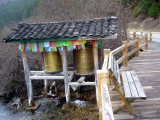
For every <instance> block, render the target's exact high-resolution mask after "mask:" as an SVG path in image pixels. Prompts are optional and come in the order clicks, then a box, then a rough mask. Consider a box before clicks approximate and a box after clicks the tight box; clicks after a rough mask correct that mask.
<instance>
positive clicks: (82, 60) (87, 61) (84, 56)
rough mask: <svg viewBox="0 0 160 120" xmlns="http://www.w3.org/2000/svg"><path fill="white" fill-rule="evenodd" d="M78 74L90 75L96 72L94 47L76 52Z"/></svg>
mask: <svg viewBox="0 0 160 120" xmlns="http://www.w3.org/2000/svg"><path fill="white" fill-rule="evenodd" d="M73 52H74V60H75V68H76V74H79V75H88V74H91V73H92V72H93V71H94V65H93V53H92V47H91V46H88V47H86V48H85V49H80V50H74V51H73Z"/></svg>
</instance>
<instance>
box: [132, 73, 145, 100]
mask: <svg viewBox="0 0 160 120" xmlns="http://www.w3.org/2000/svg"><path fill="white" fill-rule="evenodd" d="M130 74H131V76H132V78H133V80H134V83H135V86H136V89H137V91H138V94H139V97H140V98H141V99H146V94H145V93H144V90H143V88H142V85H141V83H140V81H139V79H138V77H137V75H136V73H135V71H130Z"/></svg>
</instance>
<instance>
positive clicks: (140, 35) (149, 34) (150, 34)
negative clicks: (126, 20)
mask: <svg viewBox="0 0 160 120" xmlns="http://www.w3.org/2000/svg"><path fill="white" fill-rule="evenodd" d="M130 32H133V33H132V34H131V33H130ZM137 33H141V34H137ZM144 33H145V34H148V36H149V41H150V42H152V40H153V39H156V40H160V37H153V35H160V32H143V31H129V33H128V38H129V39H130V40H133V39H134V38H135V37H137V36H138V37H143V35H144ZM129 35H133V38H130V37H129Z"/></svg>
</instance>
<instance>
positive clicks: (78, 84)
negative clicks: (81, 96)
mask: <svg viewBox="0 0 160 120" xmlns="http://www.w3.org/2000/svg"><path fill="white" fill-rule="evenodd" d="M69 85H70V86H72V85H76V86H93V85H96V83H95V82H82V83H78V82H70V83H69Z"/></svg>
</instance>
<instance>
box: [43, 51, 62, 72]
mask: <svg viewBox="0 0 160 120" xmlns="http://www.w3.org/2000/svg"><path fill="white" fill-rule="evenodd" d="M43 59H44V64H45V72H46V73H56V72H60V71H62V63H61V56H60V53H59V51H57V52H56V51H52V52H43Z"/></svg>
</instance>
